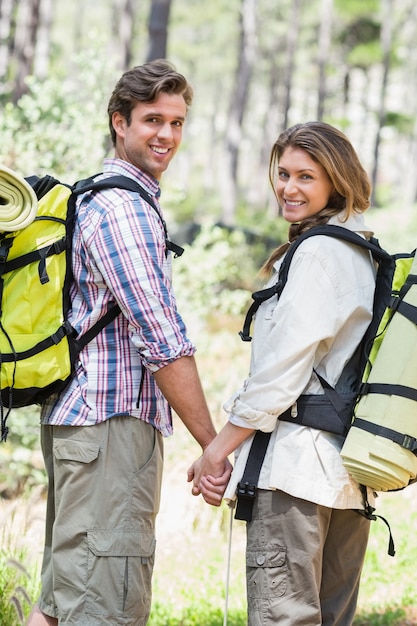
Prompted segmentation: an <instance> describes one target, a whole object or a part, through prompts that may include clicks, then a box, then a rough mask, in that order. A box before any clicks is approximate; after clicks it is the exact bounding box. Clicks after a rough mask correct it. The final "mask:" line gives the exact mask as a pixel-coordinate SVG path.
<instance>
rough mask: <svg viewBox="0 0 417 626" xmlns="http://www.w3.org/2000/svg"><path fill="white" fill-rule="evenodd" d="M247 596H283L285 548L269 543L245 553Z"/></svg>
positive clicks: (252, 597)
mask: <svg viewBox="0 0 417 626" xmlns="http://www.w3.org/2000/svg"><path fill="white" fill-rule="evenodd" d="M246 574H247V589H248V598H250V599H253V600H255V599H268V598H269V599H271V598H273V597H279V596H283V595H284V593H285V591H286V588H287V563H286V549H285V548H284V547H283V546H274V545H270V546H268V548H266V549H265V548H262V547H259V548H253V549H250V550H248V551H247V553H246Z"/></svg>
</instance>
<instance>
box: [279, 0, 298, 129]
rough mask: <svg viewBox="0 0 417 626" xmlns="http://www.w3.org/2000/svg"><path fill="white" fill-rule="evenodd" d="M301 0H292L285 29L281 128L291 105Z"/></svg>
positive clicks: (286, 119) (284, 124) (285, 121)
mask: <svg viewBox="0 0 417 626" xmlns="http://www.w3.org/2000/svg"><path fill="white" fill-rule="evenodd" d="M301 3H302V0H293V3H292V9H291V16H290V21H289V24H288V31H287V52H286V64H285V73H284V85H285V100H284V107H283V108H284V116H283V120H282V128H283V129H284V128H287V126H288V115H289V110H290V106H291V90H292V81H293V74H294V65H295V53H296V50H297V42H298V33H299V31H300V9H301Z"/></svg>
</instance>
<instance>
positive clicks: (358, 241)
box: [239, 224, 395, 341]
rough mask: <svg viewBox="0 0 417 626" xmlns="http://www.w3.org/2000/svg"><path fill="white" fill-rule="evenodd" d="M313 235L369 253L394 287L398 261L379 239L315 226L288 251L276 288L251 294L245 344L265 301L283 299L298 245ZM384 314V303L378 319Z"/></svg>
mask: <svg viewBox="0 0 417 626" xmlns="http://www.w3.org/2000/svg"><path fill="white" fill-rule="evenodd" d="M314 235H327V236H330V237H336V238H337V239H342V240H343V241H347V242H348V243H353V244H355V245H357V246H359V247H360V248H364V249H366V250H369V251H370V252H371V253H372V256H373V258H374V259H375V260H376V261H377V262H378V263H379V265H380V270H379V273H380V274H381V275H383V276H384V277H385V280H384V284H386V285H389V284H390V283H391V276H392V273H393V270H394V267H395V260H394V257H393V256H392V255H391V254H389V253H388V252H386V251H385V250H384V249H383V248H381V246H380V245H379V242H378V240H377V239H375V238H374V237H371V239H370V240H369V241H368V240H367V239H364V238H363V237H361V236H360V235H358V234H357V233H354V232H353V231H351V230H349V229H348V228H344V227H343V226H335V225H332V224H324V225H323V226H314V227H313V228H310V229H309V230H307V231H306V232H305V233H303V234H302V235H300V236H299V237H297V239H295V240H294V241H292V242H291V244H290V247H289V248H288V250H287V251H286V253H285V256H284V258H283V261H282V263H281V265H280V269H279V273H278V281H277V283H276V284H275V285H274V286H273V287H269V288H267V289H262V290H261V291H256V292H255V293H253V294H252V298H253V300H254V302H253V303H252V305H251V306H250V308H249V310H248V312H247V314H246V318H245V321H244V325H243V330H241V331H240V332H239V335H240V337H241V339H242V340H243V341H251V339H252V337H251V336H250V326H251V324H252V319H253V317H254V315H255V313H256V311H257V310H258V308H259V306H260V305H261V304H262V302H265V300H268V299H269V298H272V296H274V295H277V296H278V298H279V297H280V295H281V293H282V291H283V289H284V287H285V285H286V282H287V279H288V272H289V269H290V265H291V261H292V258H293V256H294V254H295V252H296V250H297V249H298V247H299V245H300V244H301V243H302V242H303V241H304V240H305V239H308V238H309V237H313V236H314ZM382 284H383V282H382V280H381V289H382V288H383V287H382ZM384 310H385V303H383V304H382V306H381V311H380V312H379V315H382V313H383V311H384Z"/></svg>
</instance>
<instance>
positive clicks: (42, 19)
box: [33, 0, 54, 79]
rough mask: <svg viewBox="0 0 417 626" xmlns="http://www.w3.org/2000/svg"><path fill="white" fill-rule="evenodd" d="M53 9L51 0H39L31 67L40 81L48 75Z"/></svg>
mask: <svg viewBox="0 0 417 626" xmlns="http://www.w3.org/2000/svg"><path fill="white" fill-rule="evenodd" d="M53 8H54V7H53V0H41V6H40V15H39V29H38V33H37V37H36V47H35V57H34V66H33V73H34V75H35V76H36V77H37V78H40V79H44V78H46V77H47V76H48V74H49V57H50V48H51V26H52V21H53Z"/></svg>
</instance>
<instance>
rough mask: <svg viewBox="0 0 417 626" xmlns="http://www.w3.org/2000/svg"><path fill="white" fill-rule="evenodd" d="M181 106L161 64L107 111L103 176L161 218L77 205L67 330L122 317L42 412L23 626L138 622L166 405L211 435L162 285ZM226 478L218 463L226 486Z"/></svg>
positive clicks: (123, 88) (130, 205)
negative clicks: (30, 605) (36, 580)
mask: <svg viewBox="0 0 417 626" xmlns="http://www.w3.org/2000/svg"><path fill="white" fill-rule="evenodd" d="M191 100H192V90H191V88H190V86H189V84H188V83H187V81H186V79H185V78H184V77H183V76H182V75H181V74H178V73H177V72H176V71H175V70H174V68H173V67H172V66H171V65H170V64H169V63H168V62H166V61H163V60H159V61H154V62H151V63H148V64H145V65H143V66H139V67H135V68H133V69H132V70H130V71H128V72H126V73H125V74H123V76H122V77H121V78H120V80H119V82H118V83H117V85H116V87H115V89H114V91H113V94H112V96H111V98H110V102H109V106H108V114H109V125H110V132H111V136H112V141H113V144H114V147H115V156H114V158H113V159H106V160H105V161H104V167H103V174H101V175H100V178H102V177H103V178H104V177H107V176H113V175H123V176H126V177H128V178H130V179H133V180H134V181H136V182H138V183H140V185H141V186H142V187H143V188H144V190H145V191H146V192H147V193H148V194H149V196H150V197H151V200H152V202H153V204H155V205H156V208H157V209H158V212H159V215H158V213H157V211H155V210H154V209H153V208H152V207H151V206H150V205H149V204H148V203H147V202H146V201H145V200H144V199H143V198H142V197H141V196H140V195H139V194H138V193H134V192H131V191H126V190H122V189H113V188H112V189H106V190H103V191H95V192H90V193H86V194H84V195H83V197H82V198H81V199H80V200H79V201H78V209H77V217H76V224H75V230H74V247H73V270H74V282H73V286H72V303H73V310H72V319H71V322H72V324H73V325H74V326H75V328H76V329H77V331H78V332H79V333H85V332H86V331H87V330H88V329H89V328H90V327H91V326H92V325H93V324H94V322H95V321H96V320H97V319H99V318H100V317H102V315H104V313H105V312H106V310H107V309H108V307H109V305H111V304H112V303H114V302H117V304H118V305H119V306H120V308H121V311H122V314H121V315H119V316H118V317H117V318H116V320H115V321H114V322H112V323H110V324H109V325H108V326H106V327H105V329H104V330H103V331H102V332H101V333H100V334H99V336H98V337H97V338H96V339H95V340H93V341H92V342H91V343H89V344H88V345H87V347H86V348H85V349H84V350H83V351H82V353H81V355H80V359H79V362H78V364H77V367H76V373H75V377H74V379H73V380H72V382H71V383H70V385H69V386H68V388H67V389H66V390H65V391H64V392H63V393H62V394H61V395H60V396H59V397H55V398H51V399H50V400H49V401H48V402H47V403H45V405H44V406H43V407H42V435H41V440H42V449H43V453H44V458H45V464H46V468H47V472H48V478H49V493H48V506H47V521H46V539H45V551H44V561H43V566H42V592H41V596H40V599H39V602H38V605H37V606H36V607H35V608H34V610H33V611H32V614H31V616H30V617H29V621H28V626H45V625H50V626H51V625H52V626H56V625H57V624H60V625H61V624H62V625H63V624H71V626H75V625H76V626H104V625H116V624H117V625H118V626H120V625H126V626H127V625H129V626H144V625H145V624H146V623H147V620H148V616H149V612H150V604H151V577H152V570H153V563H154V548H155V518H156V514H157V511H158V507H159V497H160V484H161V474H162V454H163V452H162V437H163V436H168V435H170V434H171V433H172V422H171V414H170V406H171V407H172V408H173V409H174V410H175V411H176V413H177V414H178V415H179V416H180V418H181V419H182V420H183V422H184V424H185V425H186V427H187V428H188V429H189V431H190V432H191V434H192V435H193V436H194V438H195V439H196V440H197V441H198V443H199V444H200V445H201V447H202V448H203V449H204V448H205V447H206V446H207V445H208V444H209V442H210V441H211V440H212V439H213V438H214V436H215V429H214V426H213V424H212V421H211V419H210V415H209V411H208V408H207V404H206V401H205V398H204V395H203V391H202V387H201V384H200V380H199V376H198V373H197V369H196V365H195V361H194V357H193V355H194V352H195V348H194V346H193V344H192V343H191V342H190V340H189V339H188V337H187V335H186V330H185V327H184V323H183V321H182V319H181V316H180V315H179V313H178V311H177V309H176V304H175V298H174V295H173V293H172V289H171V279H170V272H171V253H170V252H169V251H168V249H167V243H168V247H169V242H167V238H166V232H165V230H164V222H163V220H162V214H161V213H160V207H159V204H158V198H159V194H160V188H159V181H160V178H161V175H162V173H163V172H164V171H165V170H166V169H167V167H168V165H169V163H170V161H171V159H172V158H173V157H174V155H175V153H176V152H177V150H178V148H179V145H180V143H181V138H182V129H183V124H184V121H185V118H186V114H187V108H188V106H189V105H190V104H191ZM229 475H230V466H229V465H228V464H226V465H225V467H224V476H223V480H224V483H226V481H227V479H228V477H229ZM219 480H221V481H222V479H219Z"/></svg>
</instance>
